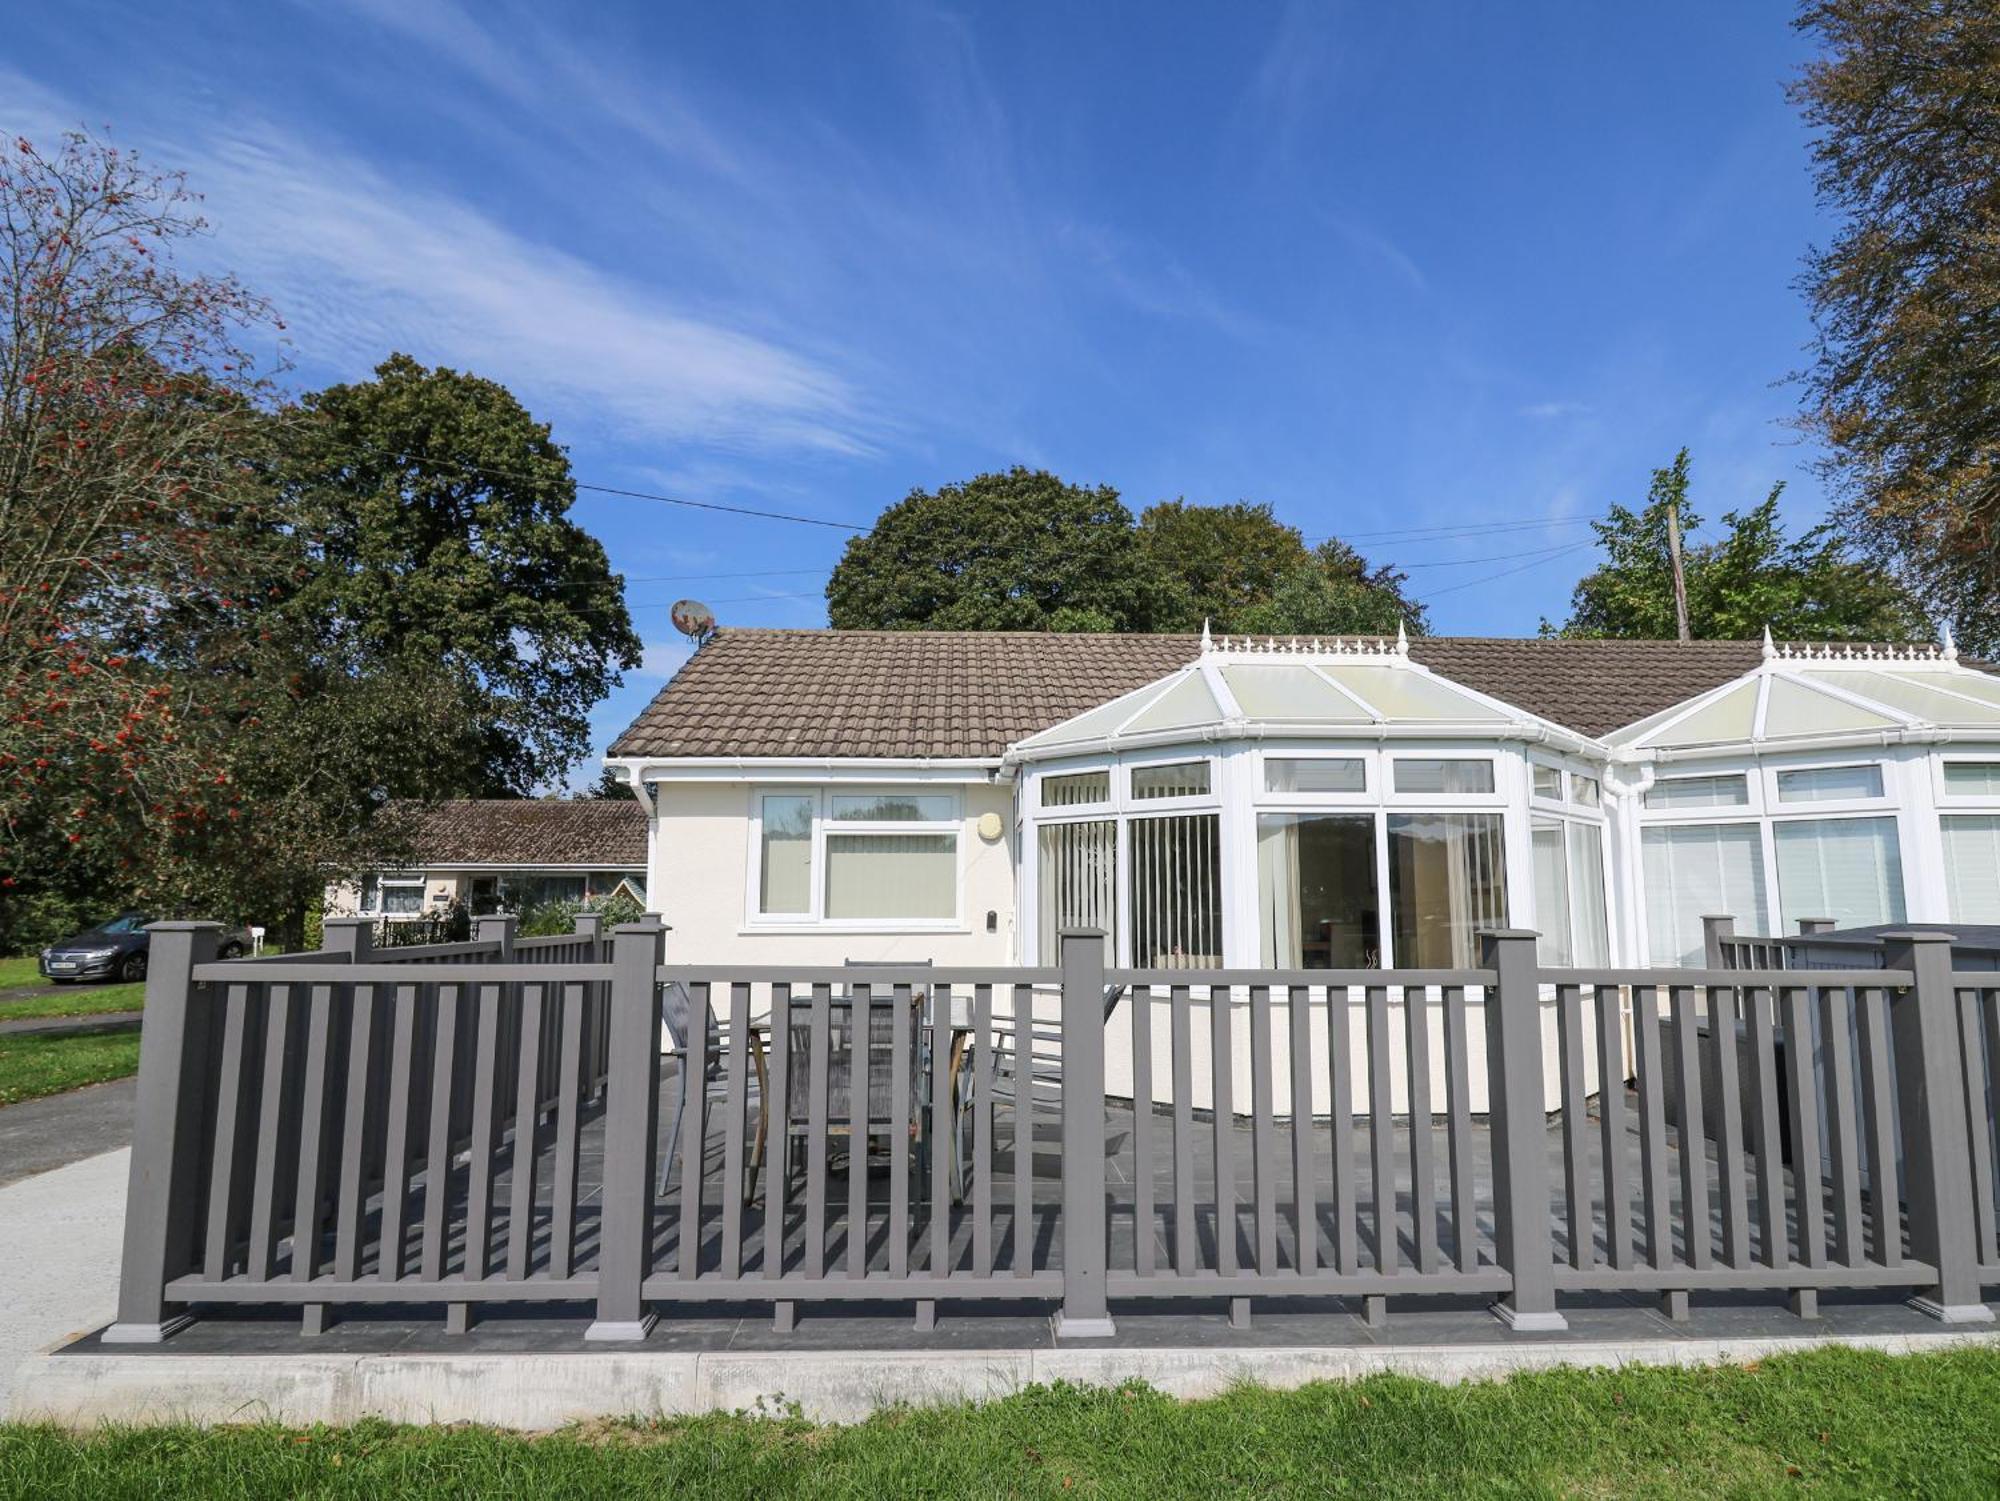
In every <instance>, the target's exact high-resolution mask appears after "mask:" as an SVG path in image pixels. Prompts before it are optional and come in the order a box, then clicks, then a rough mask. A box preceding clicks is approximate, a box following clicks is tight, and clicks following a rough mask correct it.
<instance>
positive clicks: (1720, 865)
mask: <svg viewBox="0 0 2000 1501" xmlns="http://www.w3.org/2000/svg"><path fill="white" fill-rule="evenodd" d="M1704 780H1710V781H1716V780H1723V779H1721V778H1707V779H1704ZM1639 843H1640V853H1641V861H1640V863H1641V866H1642V868H1643V870H1644V873H1645V879H1646V937H1647V949H1648V953H1649V957H1650V959H1651V962H1652V963H1654V964H1662V965H1699V964H1700V963H1701V962H1702V958H1703V947H1702V930H1701V920H1702V919H1703V918H1704V917H1708V916H1712V915H1719V914H1727V915H1729V916H1731V917H1734V918H1735V919H1736V925H1737V927H1738V929H1739V930H1740V931H1743V932H1746V933H1768V932H1769V931H1770V912H1769V908H1768V907H1767V906H1766V904H1765V899H1764V836H1763V831H1762V828H1761V827H1760V826H1759V825H1758V824H1756V823H1670V824H1654V825H1652V826H1651V827H1649V828H1644V829H1642V830H1640V834H1639Z"/></svg>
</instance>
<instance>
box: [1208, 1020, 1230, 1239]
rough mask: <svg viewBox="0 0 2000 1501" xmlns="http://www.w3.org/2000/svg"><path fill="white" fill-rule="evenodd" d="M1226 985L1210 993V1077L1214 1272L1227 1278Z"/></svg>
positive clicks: (1227, 1058)
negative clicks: (1212, 1094) (1211, 1098)
mask: <svg viewBox="0 0 2000 1501" xmlns="http://www.w3.org/2000/svg"><path fill="white" fill-rule="evenodd" d="M1233 998H1234V992H1233V991H1232V990H1231V988H1230V987H1229V986H1227V985H1211V986H1210V987H1209V989H1208V1036H1209V1073H1210V1075H1211V1076H1212V1087H1213V1089H1214V1091H1215V1093H1214V1103H1215V1110H1214V1112H1213V1113H1214V1116H1215V1120H1214V1128H1215V1129H1214V1133H1213V1139H1214V1144H1215V1269H1216V1270H1217V1271H1218V1272H1220V1273H1222V1274H1223V1276H1225V1277H1227V1276H1229V1275H1231V1274H1232V1273H1234V1272H1235V1271H1236V1267H1237V1257H1236V1229H1237V1226H1236V1151H1235V1147H1236V1102H1235V1099H1234V1097H1233V1088H1234V1085H1235V1082H1236V1062H1235V1057H1234V1054H1235V1048H1234V1047H1233V1046H1232V1043H1233V1042H1234V1036H1233V1033H1234V1031H1235V1028H1234V1026H1233V1022H1234V1018H1233V1017H1232V1016H1231V1014H1230V1004H1231V1001H1232V1000H1233Z"/></svg>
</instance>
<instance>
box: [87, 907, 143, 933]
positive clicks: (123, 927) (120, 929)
mask: <svg viewBox="0 0 2000 1501" xmlns="http://www.w3.org/2000/svg"><path fill="white" fill-rule="evenodd" d="M146 922H147V918H146V916H145V914H144V913H141V912H126V913H122V914H120V915H119V916H117V917H114V918H112V919H111V921H110V922H108V923H103V924H100V925H99V926H97V927H95V928H92V929H91V930H90V931H91V932H93V933H137V932H139V931H140V930H141V929H143V928H144V927H145V926H146Z"/></svg>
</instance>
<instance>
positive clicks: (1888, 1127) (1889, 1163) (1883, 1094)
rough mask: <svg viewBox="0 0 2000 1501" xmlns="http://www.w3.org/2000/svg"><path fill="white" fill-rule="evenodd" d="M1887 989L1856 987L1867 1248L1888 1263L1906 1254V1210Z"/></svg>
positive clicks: (1881, 1262) (1874, 1256) (1900, 1262)
mask: <svg viewBox="0 0 2000 1501" xmlns="http://www.w3.org/2000/svg"><path fill="white" fill-rule="evenodd" d="M1888 1004H1889V1002H1888V992H1886V991H1884V990H1883V989H1881V988H1880V987H1879V986H1869V987H1866V988H1857V989H1856V990H1855V992H1854V1005H1855V1010H1856V1013H1857V1018H1856V1019H1857V1020H1858V1022H1859V1024H1860V1025H1859V1028H1858V1031H1859V1033H1860V1052H1861V1102H1862V1105H1863V1108H1864V1114H1863V1120H1864V1121H1865V1122H1866V1132H1867V1136H1866V1141H1867V1151H1868V1254H1869V1256H1870V1257H1871V1258H1872V1259H1873V1260H1875V1261H1877V1262H1879V1263H1880V1264H1881V1265H1883V1266H1900V1265H1901V1264H1902V1260H1903V1216H1902V1209H1901V1193H1900V1190H1899V1188H1898V1185H1897V1177H1896V1099H1895V1094H1894V1085H1893V1083H1892V1082H1891V1079H1892V1071H1893V1069H1894V1064H1893V1063H1892V1062H1891V1060H1890V1056H1889V1015H1888Z"/></svg>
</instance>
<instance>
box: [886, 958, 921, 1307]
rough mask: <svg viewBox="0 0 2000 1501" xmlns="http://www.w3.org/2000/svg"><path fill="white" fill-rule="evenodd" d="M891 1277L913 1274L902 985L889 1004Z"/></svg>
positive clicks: (908, 1072)
mask: <svg viewBox="0 0 2000 1501" xmlns="http://www.w3.org/2000/svg"><path fill="white" fill-rule="evenodd" d="M889 1007H890V1013H891V1015H890V1018H889V1062H890V1069H889V1223H888V1227H887V1228H888V1238H889V1275H890V1276H891V1277H907V1276H908V1275H909V1272H910V1230H909V1226H910V1091H909V1087H908V1081H909V1080H910V1079H912V1078H914V1077H915V1075H914V1073H913V1072H912V1068H913V1063H912V1060H913V1058H914V1054H913V1053H912V1052H911V1041H912V1039H911V1035H910V987H909V986H907V985H898V986H896V987H895V988H894V989H893V990H892V991H891V993H890V1000H889Z"/></svg>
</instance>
